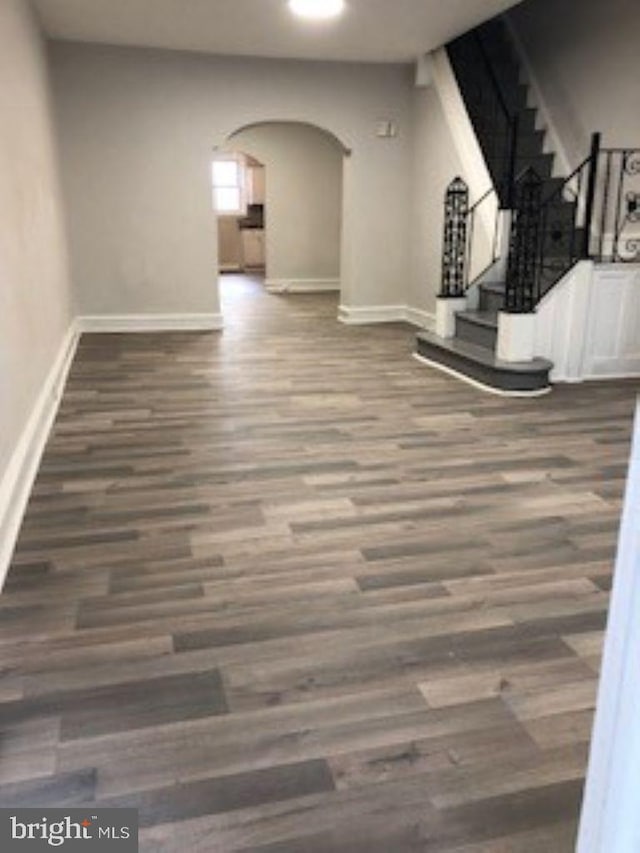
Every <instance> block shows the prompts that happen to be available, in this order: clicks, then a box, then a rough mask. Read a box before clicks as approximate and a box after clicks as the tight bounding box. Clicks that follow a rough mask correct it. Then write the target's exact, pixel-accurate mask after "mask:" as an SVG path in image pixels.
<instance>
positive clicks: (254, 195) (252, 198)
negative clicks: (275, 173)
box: [247, 166, 265, 204]
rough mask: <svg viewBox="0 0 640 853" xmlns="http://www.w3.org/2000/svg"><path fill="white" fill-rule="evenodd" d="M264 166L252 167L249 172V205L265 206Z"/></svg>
mask: <svg viewBox="0 0 640 853" xmlns="http://www.w3.org/2000/svg"><path fill="white" fill-rule="evenodd" d="M264 173H265V170H264V166H250V167H249V169H248V170H247V184H248V186H247V201H248V203H249V204H264V196H265V174H264Z"/></svg>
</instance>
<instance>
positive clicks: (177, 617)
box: [0, 277, 639, 853]
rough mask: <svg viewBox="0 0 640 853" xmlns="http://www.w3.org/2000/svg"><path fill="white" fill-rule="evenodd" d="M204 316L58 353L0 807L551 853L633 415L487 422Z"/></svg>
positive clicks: (0, 767)
mask: <svg viewBox="0 0 640 853" xmlns="http://www.w3.org/2000/svg"><path fill="white" fill-rule="evenodd" d="M223 288H224V308H225V315H226V319H227V326H226V329H225V331H224V332H223V333H192V334H187V333H185V334H182V333H181V334H140V335H134V334H123V335H85V336H84V337H83V338H82V341H81V343H80V346H79V349H78V353H77V356H76V359H75V362H74V365H73V368H72V372H71V375H70V379H69V383H68V386H67V390H66V393H65V395H64V399H63V402H62V406H61V408H60V412H59V415H58V418H57V421H56V425H55V429H54V432H53V434H52V436H51V439H50V441H49V444H48V446H47V449H46V452H45V455H44V458H43V461H42V465H41V468H40V472H39V475H38V478H37V482H36V484H35V487H34V491H33V496H32V498H31V501H30V504H29V507H28V511H27V514H26V517H25V520H24V525H23V528H22V532H21V535H20V539H19V542H18V545H17V549H16V552H15V556H14V560H13V565H12V568H11V571H10V575H9V577H8V580H7V584H6V588H5V592H4V594H3V595H2V596H1V597H0V666H1V667H2V680H1V682H0V805H2V806H17V805H20V806H50V805H65V806H79V805H85V804H95V805H96V806H113V805H123V806H127V807H136V808H138V809H139V811H140V822H141V827H142V829H141V833H140V841H141V850H143V851H172V853H195V851H211V853H214V851H215V853H228V851H240V850H244V851H254V853H294V851H295V853H303V852H304V853H331V852H332V851H344V853H412V851H443V853H444V851H447V853H453V851H455V853H480V851H482V853H506V851H509V853H521V852H522V853H525V851H526V853H535V851H545V853H556V851H558V852H559V851H571V850H572V849H573V840H574V835H575V829H576V821H577V816H578V811H579V807H580V799H581V789H582V783H583V777H584V771H585V762H586V755H587V748H588V739H589V734H590V727H591V722H592V712H593V706H594V696H595V689H596V683H597V681H596V680H597V670H598V659H599V654H600V650H601V643H602V633H603V626H604V623H605V616H606V608H607V597H608V589H609V585H610V574H611V567H612V559H613V555H614V548H615V541H616V535H617V526H618V519H619V514H620V507H621V498H622V493H623V488H624V478H625V473H626V466H627V456H628V452H629V439H630V431H631V418H632V410H633V404H634V398H635V395H636V393H637V391H638V387H639V386H638V383H634V382H629V381H627V382H611V383H608V384H604V383H597V384H584V385H581V386H564V387H558V388H556V389H555V390H554V391H553V393H552V394H550V395H549V396H547V397H544V398H541V399H535V400H531V399H528V400H521V399H515V400H514V399H503V398H499V397H495V396H491V395H487V394H485V393H482V392H480V391H478V390H475V389H474V388H471V387H469V386H467V385H464V384H462V383H460V382H458V381H456V380H455V379H452V378H450V377H448V376H445V375H443V374H440V373H438V372H435V371H434V370H432V369H430V368H427V367H425V366H423V365H420V364H418V363H417V362H416V361H414V360H413V359H412V358H411V351H412V349H413V342H414V331H413V330H412V329H411V328H410V327H409V326H405V325H402V324H397V325H395V324H394V325H385V326H379V327H368V328H364V327H361V328H353V327H352V328H349V327H345V326H342V325H340V324H339V323H338V322H337V321H336V320H335V317H336V306H337V301H336V299H335V298H334V297H333V296H327V295H309V296H288V297H282V296H268V295H266V294H264V293H263V292H262V291H261V288H260V286H259V285H258V284H256V283H255V282H251V281H249V280H246V279H242V278H233V277H229V278H227V279H225V281H224V285H223Z"/></svg>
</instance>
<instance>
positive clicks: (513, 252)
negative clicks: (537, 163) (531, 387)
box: [440, 134, 640, 313]
mask: <svg viewBox="0 0 640 853" xmlns="http://www.w3.org/2000/svg"><path fill="white" fill-rule="evenodd" d="M554 182H555V184H556V186H555V187H553V183H554ZM550 184H551V185H552V189H551V191H549V186H550ZM500 215H501V214H500V209H499V202H498V197H497V193H496V190H495V189H491V190H488V191H487V192H486V193H485V194H484V195H483V196H481V197H480V198H479V199H478V201H477V202H476V203H475V204H473V205H470V204H469V188H468V187H467V185H466V183H465V182H464V181H463V180H462V178H460V177H457V178H455V179H454V180H453V181H452V182H451V184H450V185H449V186H448V187H447V191H446V194H445V221H444V244H443V245H444V250H443V265H442V284H441V290H440V296H444V297H458V296H463V295H464V294H465V293H466V291H467V289H468V288H469V285H470V283H473V282H474V281H477V280H478V279H481V278H482V277H483V276H484V275H485V274H486V272H487V271H488V270H490V269H491V268H492V267H493V266H494V265H495V264H496V263H497V262H498V260H499V259H500V258H501V257H502V256H504V255H505V254H506V249H505V248H504V247H503V246H502V245H501V242H502V241H501V227H500V226H501V223H500ZM582 259H591V260H594V261H596V262H598V263H632V262H635V263H640V149H637V148H601V147H600V134H594V135H593V137H592V143H591V152H590V154H589V156H588V157H587V158H586V159H585V160H584V161H583V162H582V163H581V164H580V165H579V166H578V167H577V168H576V169H575V170H574V171H573V172H572V173H571V174H570V175H569V177H567V178H565V179H564V180H561V179H553V180H552V181H549V179H543V178H542V177H540V175H538V174H537V172H536V171H535V169H533V168H532V167H530V168H528V169H526V170H525V171H524V172H523V173H522V174H521V175H520V176H519V177H518V179H517V180H516V181H515V182H514V192H513V211H512V214H511V231H510V239H509V246H508V257H507V263H506V282H505V305H504V307H505V310H506V311H509V312H512V313H524V312H529V311H533V310H534V308H535V306H536V305H537V304H538V302H539V301H540V300H541V299H542V297H543V296H544V295H545V294H546V293H547V292H548V291H549V290H550V289H551V288H552V287H553V286H554V285H555V284H556V283H557V282H558V281H559V279H560V278H562V276H563V275H565V274H566V273H567V272H568V271H569V270H570V269H571V268H572V267H573V265H574V264H575V263H576V262H577V261H579V260H582Z"/></svg>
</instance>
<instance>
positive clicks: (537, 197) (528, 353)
mask: <svg viewBox="0 0 640 853" xmlns="http://www.w3.org/2000/svg"><path fill="white" fill-rule="evenodd" d="M447 50H448V54H449V58H450V61H451V66H452V69H453V72H454V74H455V76H456V78H457V82H458V86H459V89H460V92H461V95H462V98H463V100H464V102H465V104H466V107H467V111H468V114H469V118H470V120H471V123H472V125H473V128H474V130H475V133H476V137H477V140H478V143H479V145H480V148H481V149H482V152H483V155H484V158H485V161H486V165H487V168H488V171H489V173H490V175H491V179H492V183H493V187H492V189H490V190H489V191H488V192H487V193H485V195H484V196H482V197H481V198H480V199H478V201H476V202H475V204H474V205H473V206H472V207H470V206H469V189H468V187H467V185H466V183H465V182H464V180H462V178H459V177H458V178H454V180H453V181H451V183H450V184H449V187H448V188H447V193H446V196H445V216H444V240H443V253H442V257H443V262H442V286H441V291H440V294H439V296H438V301H437V309H436V332H435V333H430V332H422V333H421V334H419V335H418V341H417V353H416V354H417V356H418V357H419V358H421V359H425V360H427V361H428V362H430V363H431V364H435V365H436V366H439V367H441V368H444V369H447V370H450V371H453V372H455V373H458V374H462V375H463V376H466V377H467V378H470V379H472V380H475V381H477V382H480V383H482V384H483V385H485V386H489V387H490V388H493V389H495V390H497V391H500V392H507V393H517V394H539V393H544V392H545V391H547V390H549V388H550V385H549V371H550V369H551V368H552V364H551V362H549V361H547V360H545V359H544V358H535V357H534V355H536V352H535V349H536V346H542V347H544V346H545V343H544V340H545V339H546V338H547V337H548V335H547V330H544V329H543V330H542V331H543V334H542V335H538V331H540V328H541V327H540V325H539V322H538V321H539V319H540V318H539V315H537V314H536V307H537V305H538V304H539V302H540V300H541V299H542V298H543V297H544V296H545V295H546V294H547V293H548V292H549V291H550V290H551V288H553V287H554V286H555V285H556V284H557V283H558V282H559V281H560V279H562V278H563V277H564V276H565V275H566V274H567V273H568V272H569V271H570V270H571V269H572V267H573V266H574V265H575V264H576V263H577V261H579V260H591V261H593V262H595V263H607V264H629V263H632V264H638V263H640V148H637V147H635V148H629V147H626V148H601V147H600V134H599V133H594V134H593V135H592V139H591V150H590V152H589V154H588V156H587V157H586V158H585V159H584V160H583V162H582V163H580V164H579V165H578V166H577V168H576V169H574V171H573V172H572V173H571V174H570V175H568V176H567V177H565V178H558V177H554V176H553V160H554V155H553V154H551V153H549V152H546V151H545V150H544V146H543V142H544V133H543V131H540V130H537V128H536V119H537V116H536V110H534V109H531V108H530V107H529V106H527V100H528V99H527V87H526V86H523V85H522V84H521V82H520V73H519V67H518V60H517V57H516V54H515V52H514V50H513V47H512V45H511V41H510V38H509V35H508V32H507V30H506V27H505V25H504V23H503V22H502V20H501V19H500V18H496V19H494V20H493V21H490V22H488V23H486V24H483V25H482V26H481V27H478V28H477V29H475V30H472V31H471V32H469V33H466V34H465V35H463V36H461V37H460V38H458V39H456V40H455V41H454V42H452V43H451V44H449V45H448V46H447ZM483 206H484V207H483ZM496 211H498V213H497V215H496ZM487 213H489V214H490V217H489V221H491V220H493V219H495V224H494V226H493V238H492V239H490V240H489V242H488V244H487V245H489V246H490V248H489V250H487V245H485V243H487V237H488V236H490V235H488V233H487V232H488V231H491V227H490V226H488V224H487V221H488V220H487V216H486V214H487ZM480 226H482V227H480ZM478 234H481V235H482V237H483V240H484V243H483V242H482V240H480V241H478ZM478 244H479V245H480V246H481V247H483V251H484V254H481V256H480V257H481V259H482V263H480V264H479V263H478V257H477V255H476V251H477V246H478ZM489 257H490V260H489ZM480 270H481V271H480ZM471 279H472V280H471ZM550 298H552V297H550ZM551 331H553V330H551ZM537 341H538V342H539V341H542V342H541V343H538V344H536V342H537ZM549 351H552V352H553V351H554V350H553V348H551V349H550V350H549ZM499 355H500V356H501V357H498V356H499ZM518 359H521V360H520V361H518Z"/></svg>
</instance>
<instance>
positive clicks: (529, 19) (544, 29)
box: [508, 0, 640, 166]
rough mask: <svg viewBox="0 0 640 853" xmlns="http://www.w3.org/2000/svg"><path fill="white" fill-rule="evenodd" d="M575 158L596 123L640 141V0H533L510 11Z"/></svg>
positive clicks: (618, 136) (612, 141)
mask: <svg viewBox="0 0 640 853" xmlns="http://www.w3.org/2000/svg"><path fill="white" fill-rule="evenodd" d="M508 17H509V19H510V21H511V22H512V23H513V25H514V26H515V28H516V30H517V32H518V35H519V38H520V40H521V42H522V44H523V46H524V48H525V51H526V53H527V55H528V57H529V60H530V62H531V65H532V66H533V71H534V75H535V78H536V80H537V81H538V84H539V86H540V89H541V90H542V95H543V98H544V101H545V103H546V105H547V108H548V110H549V113H550V115H551V119H552V121H553V124H554V125H555V128H556V131H557V133H558V135H559V136H560V138H561V140H562V143H563V145H564V147H565V150H566V152H567V155H568V158H569V161H570V163H571V165H573V166H576V165H577V164H578V162H579V161H580V160H582V159H583V158H584V157H585V156H586V155H587V153H588V149H589V137H590V134H591V133H592V131H597V130H599V131H602V133H603V144H604V145H606V146H611V147H615V146H640V93H639V90H638V54H639V52H640V5H639V4H638V0H527V2H525V3H522V4H521V5H519V6H516V7H515V8H514V9H512V10H511V11H510V12H509V13H508Z"/></svg>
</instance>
